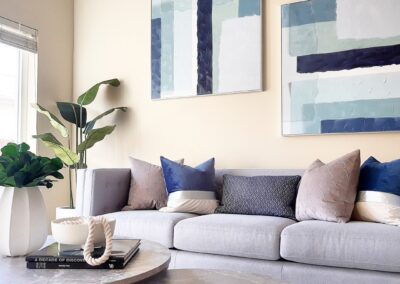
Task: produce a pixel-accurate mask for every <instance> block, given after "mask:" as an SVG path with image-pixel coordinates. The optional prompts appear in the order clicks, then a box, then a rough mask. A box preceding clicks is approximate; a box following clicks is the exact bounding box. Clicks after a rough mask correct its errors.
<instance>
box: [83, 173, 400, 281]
mask: <svg viewBox="0 0 400 284" xmlns="http://www.w3.org/2000/svg"><path fill="white" fill-rule="evenodd" d="M225 173H229V174H233V175H242V176H257V175H299V174H300V175H301V174H302V171H300V170H219V171H217V182H218V183H220V182H221V178H222V175H223V174H225ZM130 176H131V175H130V169H87V170H82V171H80V172H79V176H78V188H77V210H78V211H79V213H80V214H81V215H85V216H90V215H106V216H110V217H113V218H116V219H117V224H116V231H115V234H116V235H119V236H126V237H129V238H140V239H147V240H152V241H156V242H159V243H161V244H163V245H164V246H166V247H168V248H170V250H171V254H172V259H171V264H170V268H207V269H225V270H234V271H242V272H248V273H256V274H260V275H266V276H270V277H272V278H274V279H277V280H281V281H284V282H287V283H307V284H309V283H310V284H311V283H363V284H367V283H400V228H399V227H396V226H390V225H384V224H376V223H367V222H355V221H352V222H349V223H346V224H337V223H330V222H323V221H304V222H295V221H293V220H290V219H285V218H279V217H268V216H248V215H234V214H231V215H228V214H212V215H204V216H197V215H193V214H187V213H162V212H158V211H156V210H147V211H121V208H122V207H123V206H124V205H126V202H127V200H128V193H129V187H130Z"/></svg>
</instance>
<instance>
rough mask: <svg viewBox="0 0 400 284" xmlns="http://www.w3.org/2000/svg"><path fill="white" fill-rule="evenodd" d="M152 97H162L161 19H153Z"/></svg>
mask: <svg viewBox="0 0 400 284" xmlns="http://www.w3.org/2000/svg"><path fill="white" fill-rule="evenodd" d="M151 98H152V99H159V98H161V19H160V18H157V19H153V20H151Z"/></svg>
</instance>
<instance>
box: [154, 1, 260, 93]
mask: <svg viewBox="0 0 400 284" xmlns="http://www.w3.org/2000/svg"><path fill="white" fill-rule="evenodd" d="M261 26H262V21H261V2H260V0H153V1H152V20H151V69H152V78H151V81H152V84H151V87H152V94H151V97H152V99H165V98H179V97H190V96H203V95H210V94H226V93H239V92H249V91H258V90H261V88H262V87H261V86H262V59H261V58H262V56H261V54H262V49H261V44H262V40H261V38H262V34H261Z"/></svg>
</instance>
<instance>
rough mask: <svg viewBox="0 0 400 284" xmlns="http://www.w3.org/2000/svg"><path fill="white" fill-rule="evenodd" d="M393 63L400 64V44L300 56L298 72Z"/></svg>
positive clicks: (346, 68)
mask: <svg viewBox="0 0 400 284" xmlns="http://www.w3.org/2000/svg"><path fill="white" fill-rule="evenodd" d="M393 64H400V45H392V46H382V47H371V48H364V49H354V50H347V51H340V52H334V53H324V54H312V55H305V56H299V57H297V72H298V73H314V72H327V71H341V70H350V69H355V68H367V67H374V66H386V65H393Z"/></svg>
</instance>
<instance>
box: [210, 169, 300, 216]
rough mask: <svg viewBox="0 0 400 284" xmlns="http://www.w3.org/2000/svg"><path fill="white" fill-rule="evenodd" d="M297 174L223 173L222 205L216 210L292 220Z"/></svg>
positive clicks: (298, 179) (297, 180) (298, 178)
mask: <svg viewBox="0 0 400 284" xmlns="http://www.w3.org/2000/svg"><path fill="white" fill-rule="evenodd" d="M300 179H301V177H300V176H255V177H243V176H232V175H224V176H223V187H222V201H221V203H222V206H220V207H218V208H217V210H216V213H225V214H245V215H264V216H276V217H285V218H291V219H295V202H296V194H297V186H298V184H299V181H300Z"/></svg>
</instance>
